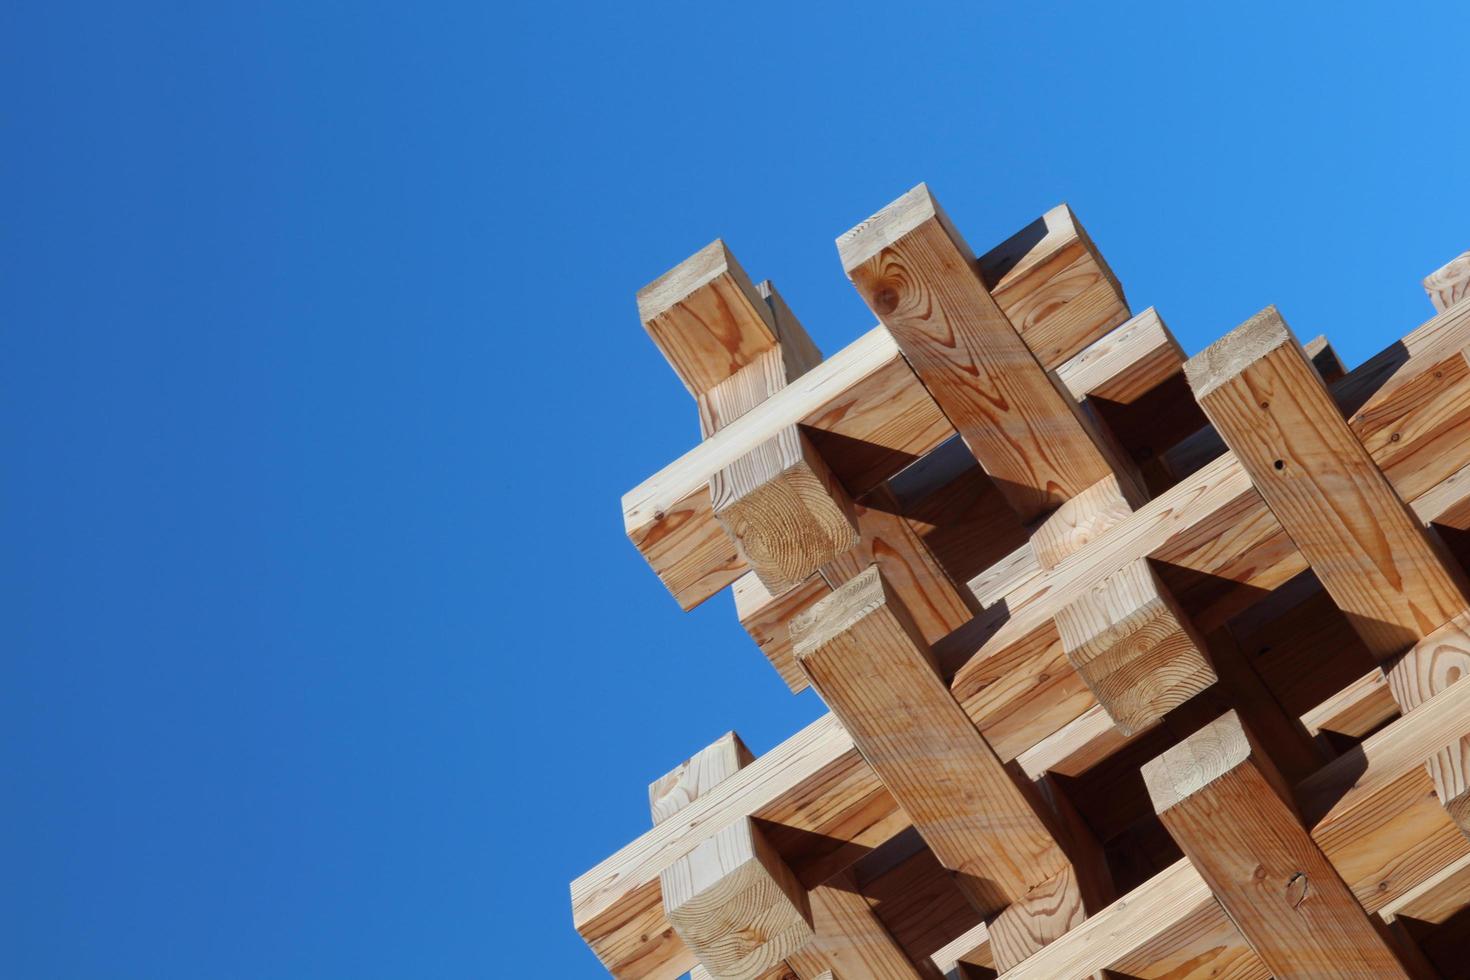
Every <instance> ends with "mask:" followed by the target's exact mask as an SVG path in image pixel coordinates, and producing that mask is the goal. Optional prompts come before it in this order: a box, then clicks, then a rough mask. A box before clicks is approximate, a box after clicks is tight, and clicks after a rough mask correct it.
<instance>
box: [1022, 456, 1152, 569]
mask: <svg viewBox="0 0 1470 980" xmlns="http://www.w3.org/2000/svg"><path fill="white" fill-rule="evenodd" d="M1125 483H1126V488H1125V485H1124V483H1120V481H1119V480H1118V478H1117V477H1116V476H1113V475H1112V474H1109V475H1107V476H1105V477H1103V478H1102V479H1101V480H1099V481H1097V482H1096V483H1094V484H1093V485H1092V486H1090V487H1088V488H1087V489H1086V490H1083V491H1082V492H1081V493H1079V494H1078V495H1077V496H1075V497H1073V498H1071V499H1070V500H1067V501H1064V502H1063V503H1062V505H1061V506H1060V507H1058V508H1057V509H1056V510H1054V511H1052V512H1051V514H1049V515H1048V516H1047V517H1046V518H1045V519H1044V520H1042V522H1041V523H1040V524H1039V525H1037V527H1036V529H1035V530H1034V531H1033V532H1032V534H1031V542H1030V544H1031V551H1032V553H1033V554H1034V555H1035V556H1036V564H1037V566H1038V567H1040V568H1042V569H1052V568H1056V567H1057V566H1058V565H1060V564H1061V563H1062V561H1063V559H1065V558H1066V557H1067V556H1068V555H1071V554H1074V553H1076V552H1078V551H1081V550H1082V549H1083V548H1085V547H1086V546H1087V545H1088V544H1089V543H1090V542H1091V541H1093V540H1094V539H1096V538H1097V537H1098V535H1100V534H1102V533H1103V532H1104V531H1106V530H1107V529H1108V528H1110V527H1112V526H1113V525H1114V524H1117V523H1119V522H1120V521H1122V520H1124V519H1125V518H1127V517H1128V515H1129V514H1131V513H1133V509H1134V507H1135V506H1138V505H1140V504H1142V503H1143V501H1144V498H1143V495H1142V493H1141V492H1139V491H1138V490H1137V489H1136V488H1134V487H1133V482H1132V481H1131V480H1129V481H1125Z"/></svg>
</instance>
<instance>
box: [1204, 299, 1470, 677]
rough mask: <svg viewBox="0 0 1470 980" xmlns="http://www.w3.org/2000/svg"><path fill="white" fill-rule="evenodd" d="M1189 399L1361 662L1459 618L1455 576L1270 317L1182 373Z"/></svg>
mask: <svg viewBox="0 0 1470 980" xmlns="http://www.w3.org/2000/svg"><path fill="white" fill-rule="evenodd" d="M1185 374H1186V376H1187V377H1188V378H1189V383H1190V386H1191V387H1192V388H1193V389H1194V392H1195V397H1196V398H1197V399H1198V401H1199V403H1200V406H1201V407H1202V408H1203V409H1204V411H1205V414H1206V415H1207V416H1208V417H1209V419H1210V421H1211V422H1212V423H1214V426H1215V429H1216V430H1217V431H1218V432H1219V434H1220V436H1221V437H1222V438H1223V439H1224V440H1225V443H1226V444H1227V445H1228V446H1229V447H1230V448H1231V449H1232V450H1234V452H1235V454H1236V456H1237V457H1238V458H1239V460H1240V462H1241V465H1243V466H1244V467H1245V469H1246V472H1248V473H1249V474H1250V476H1251V479H1252V481H1253V482H1254V484H1255V486H1256V489H1257V490H1259V491H1260V493H1261V496H1262V497H1263V498H1265V500H1266V503H1267V504H1268V505H1269V506H1270V508H1271V511H1272V513H1274V514H1275V515H1276V518H1277V519H1278V520H1279V521H1280V522H1281V526H1282V527H1283V528H1284V529H1285V530H1286V533H1287V534H1288V535H1289V536H1290V537H1291V539H1292V541H1293V542H1294V543H1295V544H1296V546H1297V547H1298V549H1300V551H1301V553H1302V555H1303V557H1305V558H1306V560H1307V561H1308V563H1309V564H1310V565H1311V566H1312V570H1313V571H1314V572H1315V573H1316V574H1317V577H1318V578H1319V579H1320V580H1321V582H1322V585H1323V586H1324V587H1325V588H1326V590H1327V592H1328V593H1329V594H1330V595H1331V596H1332V598H1333V599H1334V600H1335V601H1336V602H1337V604H1338V606H1339V607H1340V608H1342V610H1343V611H1344V612H1345V613H1346V614H1347V616H1348V619H1349V620H1350V622H1352V624H1353V627H1354V629H1355V630H1356V631H1357V632H1358V635H1359V636H1361V637H1362V638H1363V640H1364V642H1365V643H1366V644H1367V646H1368V648H1369V650H1370V651H1372V652H1373V654H1374V655H1375V656H1377V657H1379V658H1380V659H1381V658H1386V657H1389V656H1393V655H1395V654H1398V653H1402V652H1403V651H1404V650H1406V649H1407V648H1408V647H1409V646H1411V645H1412V644H1413V643H1414V642H1415V641H1417V640H1419V639H1420V638H1422V637H1424V636H1425V635H1427V634H1428V633H1430V632H1432V631H1433V630H1434V629H1436V628H1438V627H1439V626H1440V625H1441V624H1442V623H1444V622H1445V621H1446V620H1448V619H1449V618H1450V617H1452V616H1454V615H1456V614H1457V613H1458V612H1460V611H1461V610H1462V609H1464V608H1465V607H1466V600H1465V596H1464V593H1463V592H1462V591H1461V587H1460V583H1459V580H1458V577H1457V576H1456V575H1454V574H1452V573H1451V571H1450V570H1449V569H1448V568H1447V567H1446V565H1445V564H1444V562H1443V561H1442V560H1441V558H1440V555H1439V553H1438V552H1437V551H1436V550H1435V549H1434V548H1433V547H1432V546H1431V544H1430V542H1429V541H1428V539H1427V538H1426V537H1425V534H1424V530H1423V528H1422V527H1421V526H1420V525H1419V524H1418V522H1417V521H1415V520H1414V518H1413V516H1412V515H1411V514H1410V512H1409V510H1408V508H1407V507H1405V506H1404V504H1403V502H1402V501H1401V500H1400V499H1399V498H1398V496H1397V494H1395V493H1394V491H1393V488H1392V487H1391V486H1390V485H1389V483H1388V481H1387V479H1385V478H1384V476H1383V474H1382V472H1380V471H1379V469H1378V467H1377V466H1376V465H1374V463H1373V460H1372V459H1371V458H1370V457H1369V455H1368V452H1367V450H1365V449H1364V448H1363V445H1362V444H1361V443H1360V442H1359V441H1358V440H1357V438H1356V437H1354V435H1353V433H1352V431H1351V430H1350V429H1349V428H1348V426H1347V423H1346V422H1345V421H1344V420H1343V417H1342V414H1341V413H1340V412H1339V411H1338V409H1337V406H1336V404H1335V403H1334V402H1333V400H1332V397H1331V396H1330V395H1329V394H1328V393H1327V389H1326V388H1325V387H1324V386H1323V384H1322V381H1321V379H1320V378H1319V377H1318V376H1317V372H1316V371H1315V370H1314V369H1313V368H1312V365H1311V363H1310V362H1309V361H1308V360H1307V358H1306V355H1305V354H1304V353H1303V351H1302V349H1301V346H1300V345H1299V344H1298V343H1297V342H1296V338H1295V337H1293V336H1292V334H1291V331H1290V330H1289V329H1288V328H1287V326H1286V323H1285V321H1284V320H1282V319H1281V315H1280V314H1279V313H1277V312H1276V309H1275V307H1267V308H1266V309H1265V310H1263V311H1261V312H1260V313H1258V314H1256V315H1255V316H1254V317H1252V318H1251V319H1250V320H1248V321H1246V322H1245V323H1244V324H1242V325H1241V326H1239V327H1237V328H1236V329H1235V330H1233V331H1232V332H1231V333H1229V334H1228V335H1226V336H1225V337H1224V338H1223V339H1221V340H1219V341H1217V342H1216V343H1215V344H1213V345H1211V346H1210V347H1209V348H1207V349H1206V350H1204V351H1203V352H1201V353H1200V354H1197V355H1195V356H1194V357H1193V358H1191V359H1190V360H1189V361H1188V362H1186V364H1185Z"/></svg>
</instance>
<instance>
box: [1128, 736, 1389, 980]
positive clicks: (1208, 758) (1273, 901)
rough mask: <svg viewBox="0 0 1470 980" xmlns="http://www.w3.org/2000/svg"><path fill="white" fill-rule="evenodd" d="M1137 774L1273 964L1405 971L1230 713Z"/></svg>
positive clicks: (1353, 972) (1345, 973)
mask: <svg viewBox="0 0 1470 980" xmlns="http://www.w3.org/2000/svg"><path fill="white" fill-rule="evenodd" d="M1143 779H1144V783H1145V784H1146V785H1147V787H1148V793H1149V796H1150V797H1151V798H1152V800H1153V804H1154V809H1155V811H1156V812H1157V813H1158V815H1159V819H1160V820H1162V821H1163V824H1164V827H1165V828H1166V829H1168V831H1169V834H1170V836H1172V837H1173V838H1174V840H1175V842H1176V843H1177V844H1178V845H1179V847H1180V849H1181V850H1183V851H1184V855H1185V856H1186V857H1187V858H1189V860H1190V862H1191V863H1192V864H1193V865H1194V866H1195V868H1196V869H1197V870H1198V871H1199V873H1200V875H1201V876H1202V877H1203V878H1204V879H1205V881H1206V882H1207V883H1208V884H1209V886H1210V890H1211V892H1213V893H1214V895H1215V898H1216V899H1218V900H1219V902H1220V904H1221V905H1222V906H1224V908H1225V911H1226V912H1227V913H1229V915H1230V918H1231V920H1232V921H1233V922H1234V923H1235V924H1236V926H1237V927H1238V928H1239V929H1240V931H1241V933H1242V934H1243V935H1244V936H1245V938H1246V939H1247V941H1249V942H1250V944H1251V946H1252V948H1254V949H1255V951H1256V953H1257V954H1259V955H1260V957H1261V960H1262V961H1263V962H1264V963H1265V964H1266V966H1268V967H1269V968H1270V969H1271V971H1272V973H1274V974H1276V975H1277V976H1285V977H1298V976H1301V977H1305V976H1324V977H1325V976H1335V977H1342V978H1345V980H1346V978H1362V980H1373V978H1385V977H1407V976H1408V975H1409V974H1408V973H1407V972H1406V971H1405V970H1404V968H1403V966H1402V965H1401V964H1400V963H1399V961H1398V959H1397V957H1395V955H1394V953H1393V951H1392V950H1391V949H1390V948H1389V946H1388V944H1387V943H1386V942H1384V940H1383V939H1382V937H1380V936H1379V935H1378V933H1377V931H1376V930H1375V929H1374V928H1373V925H1372V923H1370V922H1369V920H1368V915H1367V913H1366V912H1364V911H1363V909H1362V907H1361V906H1359V905H1358V903H1357V900H1356V899H1355V898H1354V897H1353V894H1352V892H1351V891H1350V890H1349V889H1348V887H1347V885H1345V884H1344V883H1343V881H1342V879H1341V878H1340V877H1339V876H1338V873H1337V871H1336V870H1335V869H1334V868H1333V867H1332V864H1331V863H1330V862H1329V861H1328V860H1327V858H1326V856H1325V855H1323V853H1322V851H1321V850H1320V849H1319V848H1318V847H1317V845H1316V843H1314V842H1313V840H1312V838H1311V837H1310V836H1309V835H1308V834H1307V831H1306V829H1305V828H1304V827H1303V826H1302V824H1301V821H1300V820H1299V818H1298V816H1297V813H1296V809H1295V805H1294V804H1293V803H1292V801H1291V791H1290V790H1289V789H1288V788H1287V786H1286V785H1285V783H1284V781H1283V780H1282V779H1281V775H1280V773H1278V772H1277V771H1276V767H1275V765H1274V764H1273V763H1272V762H1271V760H1270V758H1269V757H1268V756H1267V755H1266V754H1265V753H1264V752H1263V751H1262V750H1261V748H1260V747H1259V746H1258V745H1257V744H1256V743H1255V739H1254V737H1253V736H1252V735H1251V734H1250V733H1249V732H1248V731H1247V730H1246V729H1245V727H1244V726H1243V725H1242V724H1241V722H1240V719H1239V717H1237V716H1236V714H1235V712H1233V711H1231V712H1228V713H1227V714H1225V715H1224V716H1223V717H1221V718H1219V719H1218V720H1216V721H1214V722H1212V723H1211V724H1209V725H1206V726H1205V727H1204V728H1202V729H1200V730H1199V731H1198V732H1195V733H1194V734H1193V735H1191V736H1189V737H1188V738H1187V739H1185V740H1184V741H1183V742H1181V743H1179V744H1178V745H1176V746H1174V747H1173V748H1171V749H1169V750H1168V751H1167V752H1165V753H1164V754H1163V755H1161V756H1159V757H1157V758H1156V759H1154V760H1153V761H1151V762H1149V763H1148V764H1147V765H1145V766H1144V767H1143Z"/></svg>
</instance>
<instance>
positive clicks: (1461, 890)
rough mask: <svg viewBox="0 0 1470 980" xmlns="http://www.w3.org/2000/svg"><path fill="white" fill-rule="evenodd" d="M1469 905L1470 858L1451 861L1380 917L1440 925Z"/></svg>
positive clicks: (1388, 919)
mask: <svg viewBox="0 0 1470 980" xmlns="http://www.w3.org/2000/svg"><path fill="white" fill-rule="evenodd" d="M1467 904H1470V855H1466V856H1465V857H1462V858H1460V859H1459V860H1458V861H1452V862H1451V863H1449V864H1447V865H1445V866H1444V867H1443V868H1442V869H1440V870H1439V871H1437V872H1435V873H1434V874H1433V875H1431V876H1430V877H1428V878H1426V879H1425V880H1424V881H1423V883H1422V884H1420V885H1419V886H1418V887H1417V888H1414V889H1412V890H1411V891H1409V892H1408V893H1407V894H1405V895H1403V896H1401V897H1399V898H1396V899H1394V900H1393V901H1392V902H1389V903H1388V904H1387V905H1385V906H1384V907H1383V908H1382V909H1380V910H1379V912H1378V914H1379V915H1381V916H1382V917H1383V921H1384V922H1392V921H1393V920H1394V919H1397V918H1399V917H1400V916H1403V917H1404V918H1409V919H1417V920H1419V921H1420V922H1428V923H1430V924H1432V925H1438V924H1439V923H1441V922H1444V921H1445V920H1446V919H1448V918H1449V917H1450V916H1452V915H1454V914H1455V913H1456V912H1459V911H1460V910H1461V909H1463V908H1464V907H1465V906H1466V905H1467Z"/></svg>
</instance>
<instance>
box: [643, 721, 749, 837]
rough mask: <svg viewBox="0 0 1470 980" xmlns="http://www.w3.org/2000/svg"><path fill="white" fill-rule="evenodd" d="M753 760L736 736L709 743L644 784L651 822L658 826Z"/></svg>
mask: <svg viewBox="0 0 1470 980" xmlns="http://www.w3.org/2000/svg"><path fill="white" fill-rule="evenodd" d="M753 761H755V756H754V755H752V754H751V751H750V749H748V748H746V747H745V743H744V742H742V741H741V740H740V736H739V735H737V734H735V733H734V732H726V733H725V734H724V735H721V736H720V737H719V739H717V740H716V741H715V742H713V743H712V744H710V745H708V746H706V747H705V748H703V749H700V750H699V751H698V752H697V753H695V754H694V755H692V756H690V757H689V758H688V759H686V760H684V761H683V762H681V763H679V765H677V766H675V767H674V768H673V769H672V770H670V771H669V772H668V773H667V774H665V775H663V776H660V777H659V778H658V779H656V780H654V781H653V782H651V783H649V784H648V808H649V810H650V811H652V813H653V822H654V823H656V824H657V823H662V822H663V820H664V819H665V818H667V817H672V816H673V815H674V814H676V813H678V812H679V811H680V810H682V809H684V808H685V807H686V806H688V805H689V804H690V803H693V802H694V801H695V800H697V799H699V797H700V796H702V795H704V794H705V793H708V792H709V791H710V790H712V789H714V788H715V786H717V785H719V784H720V783H721V782H723V781H724V780H726V779H728V778H729V777H730V776H733V775H735V773H737V772H739V771H740V770H741V769H743V768H745V767H746V766H748V765H749V764H750V763H751V762H753Z"/></svg>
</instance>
